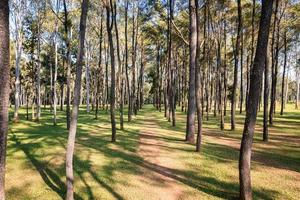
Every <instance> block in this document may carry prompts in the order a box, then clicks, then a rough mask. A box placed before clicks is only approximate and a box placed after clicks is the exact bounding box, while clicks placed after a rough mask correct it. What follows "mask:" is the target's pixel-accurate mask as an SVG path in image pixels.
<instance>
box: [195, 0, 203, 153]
mask: <svg viewBox="0 0 300 200" xmlns="http://www.w3.org/2000/svg"><path fill="white" fill-rule="evenodd" d="M194 1H195V3H194V4H195V6H196V11H195V12H196V26H197V30H196V31H197V32H196V34H197V44H196V45H197V47H196V48H197V49H196V61H195V67H196V68H195V93H196V107H197V144H196V151H197V152H200V149H201V140H202V106H201V97H202V90H201V67H200V62H199V58H200V43H201V40H200V19H199V17H200V16H199V11H198V7H199V5H198V0H194Z"/></svg>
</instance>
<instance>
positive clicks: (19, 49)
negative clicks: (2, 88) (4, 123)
mask: <svg viewBox="0 0 300 200" xmlns="http://www.w3.org/2000/svg"><path fill="white" fill-rule="evenodd" d="M19 12H21V11H19ZM16 15H18V16H16V18H17V19H16V26H17V27H18V28H16V33H15V34H16V50H15V54H16V70H15V78H16V80H15V110H14V121H18V120H19V106H20V62H21V57H22V38H23V34H22V30H21V29H22V22H21V20H22V19H20V18H21V17H20V16H19V15H20V13H16Z"/></svg>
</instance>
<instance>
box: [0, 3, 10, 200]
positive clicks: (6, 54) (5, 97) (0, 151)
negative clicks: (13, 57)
mask: <svg viewBox="0 0 300 200" xmlns="http://www.w3.org/2000/svg"><path fill="white" fill-rule="evenodd" d="M9 47H10V46H9V4H8V0H2V1H0V71H1V73H0V85H1V87H0V200H5V190H4V189H5V161H6V141H7V133H8V105H9V93H10V89H9V81H10V65H9V62H10V61H9V60H10V51H9V49H10V48H9Z"/></svg>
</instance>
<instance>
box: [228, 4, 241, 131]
mask: <svg viewBox="0 0 300 200" xmlns="http://www.w3.org/2000/svg"><path fill="white" fill-rule="evenodd" d="M237 4H238V22H237V24H238V28H237V37H236V44H235V51H234V52H235V53H234V75H233V88H232V96H231V130H235V108H236V90H237V79H238V65H239V53H240V43H241V41H240V40H241V38H240V35H241V28H242V6H241V0H237Z"/></svg>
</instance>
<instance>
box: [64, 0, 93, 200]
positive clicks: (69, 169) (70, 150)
mask: <svg viewBox="0 0 300 200" xmlns="http://www.w3.org/2000/svg"><path fill="white" fill-rule="evenodd" d="M88 3H89V1H88V0H83V1H82V5H81V17H80V25H79V44H78V54H77V63H76V80H75V86H74V101H73V109H72V115H71V123H70V130H69V137H68V145H67V152H66V179H67V180H66V182H67V183H66V185H67V195H66V200H73V199H74V188H73V187H74V186H73V181H74V175H73V154H74V147H75V138H76V129H77V119H78V111H79V104H80V89H81V75H82V65H83V54H84V39H85V30H86V18H87V11H88Z"/></svg>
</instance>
